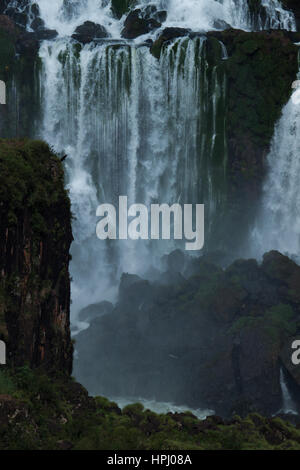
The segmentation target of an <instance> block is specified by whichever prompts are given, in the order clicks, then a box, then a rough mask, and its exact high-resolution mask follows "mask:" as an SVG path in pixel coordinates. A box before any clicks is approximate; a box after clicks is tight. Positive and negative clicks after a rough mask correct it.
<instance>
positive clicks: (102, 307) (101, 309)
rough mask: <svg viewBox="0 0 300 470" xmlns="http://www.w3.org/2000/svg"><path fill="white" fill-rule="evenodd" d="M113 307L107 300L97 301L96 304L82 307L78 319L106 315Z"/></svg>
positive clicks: (85, 319)
mask: <svg viewBox="0 0 300 470" xmlns="http://www.w3.org/2000/svg"><path fill="white" fill-rule="evenodd" d="M112 309H113V304H112V303H110V302H107V301H105V300H104V301H103V302H99V303H97V304H91V305H88V306H87V307H85V308H83V309H82V310H80V312H79V320H81V321H88V322H89V321H91V320H93V319H94V318H98V317H101V315H106V314H108V313H110V312H111V311H112Z"/></svg>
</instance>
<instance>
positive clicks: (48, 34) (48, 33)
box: [35, 28, 58, 41]
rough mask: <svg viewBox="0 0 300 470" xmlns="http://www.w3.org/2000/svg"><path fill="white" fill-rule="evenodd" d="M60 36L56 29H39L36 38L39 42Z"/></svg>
mask: <svg viewBox="0 0 300 470" xmlns="http://www.w3.org/2000/svg"><path fill="white" fill-rule="evenodd" d="M57 36H58V32H57V31H56V30H55V29H43V28H41V29H38V30H37V31H36V33H35V37H36V38H37V40H38V41H44V40H51V39H55V38H56V37H57Z"/></svg>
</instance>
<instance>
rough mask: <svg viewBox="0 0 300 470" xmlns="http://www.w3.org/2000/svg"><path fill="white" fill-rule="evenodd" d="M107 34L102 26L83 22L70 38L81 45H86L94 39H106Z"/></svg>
mask: <svg viewBox="0 0 300 470" xmlns="http://www.w3.org/2000/svg"><path fill="white" fill-rule="evenodd" d="M107 37H108V33H107V31H106V29H105V28H104V26H101V25H100V24H96V23H93V22H92V21H85V23H83V24H82V25H81V26H78V27H77V28H76V30H75V32H74V34H72V38H73V39H76V40H77V41H79V42H81V43H82V44H88V43H90V42H92V41H93V40H94V39H103V38H107Z"/></svg>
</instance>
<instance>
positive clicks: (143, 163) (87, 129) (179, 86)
mask: <svg viewBox="0 0 300 470" xmlns="http://www.w3.org/2000/svg"><path fill="white" fill-rule="evenodd" d="M206 49H207V48H206V39H205V38H204V37H203V38H196V39H194V40H189V39H187V38H181V39H179V40H177V41H175V42H174V43H172V44H170V45H168V46H167V47H166V48H165V49H164V50H163V53H162V55H161V58H160V60H157V59H155V58H154V57H153V56H152V55H151V53H150V51H149V48H148V47H146V46H142V47H133V46H128V45H126V44H121V43H120V44H115V43H114V44H102V45H98V46H96V47H95V45H87V46H85V47H84V48H82V49H81V50H79V49H78V45H77V44H76V43H74V42H72V41H70V40H68V39H64V38H61V39H59V40H57V41H55V42H44V43H43V45H42V47H41V49H40V57H41V58H42V63H43V68H42V71H41V78H40V81H41V83H42V84H43V86H42V103H43V106H42V108H43V110H44V114H43V120H42V122H41V126H40V129H39V130H38V131H37V132H38V134H39V135H41V136H42V137H43V138H44V139H45V140H46V141H48V142H49V143H50V144H51V145H52V146H53V147H54V148H55V150H56V151H58V152H63V153H66V154H67V155H68V158H67V160H66V173H67V187H68V189H69V191H70V196H71V200H72V209H73V213H74V214H75V216H76V219H75V220H74V223H73V229H74V235H75V242H74V244H73V248H72V256H73V261H72V263H71V271H72V272H71V274H72V277H73V287H72V288H73V292H72V297H73V305H74V306H76V311H78V309H80V308H81V307H82V306H84V305H86V304H87V303H91V302H95V301H97V300H99V299H101V298H104V297H105V298H106V299H113V297H114V294H115V291H114V289H113V288H112V286H116V284H114V281H116V280H117V279H118V277H119V275H120V273H121V272H122V271H128V272H135V273H140V274H141V273H144V272H145V271H146V270H147V268H149V267H150V265H153V263H155V262H157V263H158V262H159V259H160V256H161V255H162V254H164V253H165V252H168V251H171V249H172V242H171V241H165V242H164V241H159V242H157V241H151V242H150V241H149V243H145V242H144V241H129V240H120V241H118V243H117V244H116V242H115V241H108V242H107V243H105V242H103V241H100V240H98V239H97V238H96V236H95V226H96V217H95V212H96V207H97V206H98V205H99V203H100V202H109V203H114V204H116V205H117V200H118V197H119V195H127V196H128V200H129V203H133V202H139V203H143V204H145V205H146V206H149V205H150V204H151V203H153V202H157V203H162V202H164V203H167V204H172V203H174V202H179V203H181V204H183V203H196V202H198V203H199V201H200V202H202V201H203V202H204V203H205V204H206V206H207V209H206V210H207V219H208V220H213V219H214V215H215V214H216V213H218V209H219V207H220V206H221V205H222V204H223V201H224V195H223V193H224V184H225V173H226V158H224V153H225V154H226V139H225V123H224V106H225V89H226V86H225V80H226V79H225V76H224V73H223V72H222V71H221V70H219V69H218V67H217V66H213V67H210V66H208V62H207V58H206V54H207V51H206ZM219 54H220V60H221V57H223V54H224V51H223V48H222V47H221V45H219ZM211 97H212V99H211ZM83 281H84V282H83ZM75 314H76V312H75Z"/></svg>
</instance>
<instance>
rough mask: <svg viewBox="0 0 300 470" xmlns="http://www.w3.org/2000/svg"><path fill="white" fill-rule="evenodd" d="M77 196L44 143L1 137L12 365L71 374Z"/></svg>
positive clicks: (2, 243) (3, 285)
mask: <svg viewBox="0 0 300 470" xmlns="http://www.w3.org/2000/svg"><path fill="white" fill-rule="evenodd" d="M71 241H72V231H71V213H70V201H69V198H68V195H67V192H66V191H65V189H64V175H63V169H62V166H61V163H60V161H59V159H58V158H57V157H56V156H55V155H54V154H53V153H52V152H51V151H50V149H49V147H48V146H47V145H46V144H44V143H42V142H38V141H6V140H2V141H0V339H2V340H4V341H5V342H6V345H7V361H8V364H9V365H10V366H19V365H24V364H29V365H30V366H31V367H39V366H42V367H44V368H45V369H47V370H49V371H52V370H55V371H61V372H63V373H70V372H71V370H72V342H71V338H70V318H69V308H70V278H69V270H68V265H69V248H70V244H71Z"/></svg>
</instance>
